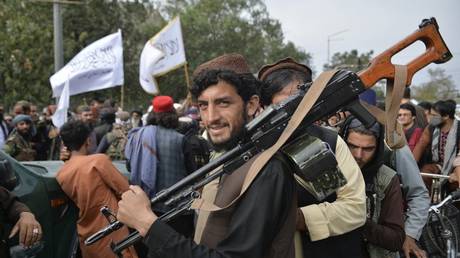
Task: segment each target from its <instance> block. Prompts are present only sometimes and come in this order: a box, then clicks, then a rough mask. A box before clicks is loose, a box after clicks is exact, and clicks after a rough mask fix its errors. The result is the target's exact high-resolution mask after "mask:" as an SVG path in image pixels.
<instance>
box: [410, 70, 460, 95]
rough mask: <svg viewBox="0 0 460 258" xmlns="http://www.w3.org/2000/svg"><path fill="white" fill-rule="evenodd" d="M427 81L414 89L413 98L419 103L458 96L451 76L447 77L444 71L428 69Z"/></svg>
mask: <svg viewBox="0 0 460 258" xmlns="http://www.w3.org/2000/svg"><path fill="white" fill-rule="evenodd" d="M428 74H429V76H430V79H429V81H427V82H425V83H422V84H420V85H419V86H413V87H414V93H413V97H414V98H415V99H417V100H419V101H431V102H435V101H438V100H446V99H454V100H455V98H456V97H457V96H458V90H457V88H456V87H455V84H454V81H453V80H452V76H450V75H449V76H447V75H446V74H445V71H444V69H442V68H435V69H428Z"/></svg>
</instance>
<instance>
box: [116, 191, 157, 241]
mask: <svg viewBox="0 0 460 258" xmlns="http://www.w3.org/2000/svg"><path fill="white" fill-rule="evenodd" d="M157 218H158V217H157V216H156V215H155V213H153V211H152V209H151V208H150V200H149V198H148V197H147V195H146V194H145V192H144V191H143V190H142V188H140V187H139V186H137V185H130V186H129V190H128V191H126V192H124V193H123V194H122V195H121V200H120V201H119V202H118V213H117V219H118V220H119V221H120V222H122V223H123V224H125V225H127V226H128V227H130V228H134V229H136V230H137V231H139V233H140V235H141V236H142V237H144V236H145V235H146V234H147V232H148V231H149V229H150V226H152V224H153V223H154V222H155V221H156V220H157Z"/></svg>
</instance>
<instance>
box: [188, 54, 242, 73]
mask: <svg viewBox="0 0 460 258" xmlns="http://www.w3.org/2000/svg"><path fill="white" fill-rule="evenodd" d="M205 70H208V71H210V70H230V71H233V72H235V73H237V74H245V73H251V71H250V70H249V66H248V64H247V62H246V59H245V58H244V57H243V56H242V55H240V54H236V53H232V54H224V55H221V56H218V57H216V58H214V59H211V60H209V61H207V62H206V63H203V64H201V65H199V66H198V67H197V68H196V69H195V71H194V72H193V77H196V76H198V74H200V73H201V72H203V71H205Z"/></svg>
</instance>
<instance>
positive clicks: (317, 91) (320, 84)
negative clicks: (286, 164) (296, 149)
mask: <svg viewBox="0 0 460 258" xmlns="http://www.w3.org/2000/svg"><path fill="white" fill-rule="evenodd" d="M336 72H337V70H332V71H327V72H323V73H321V74H320V75H319V77H318V78H317V79H316V80H315V81H314V82H313V84H312V86H311V87H310V89H309V90H308V91H307V93H306V94H305V96H304V97H303V99H302V101H301V102H300V104H299V105H298V106H297V109H296V110H295V112H294V114H293V115H292V117H291V119H290V120H289V123H288V124H287V126H286V128H285V129H284V131H283V133H282V134H281V136H280V137H279V138H278V141H277V142H276V143H275V144H274V145H273V146H271V147H270V148H269V149H267V150H265V151H263V152H262V153H260V155H258V157H257V158H256V159H255V160H254V162H253V163H252V164H251V166H250V168H249V171H248V173H247V174H246V176H245V178H244V181H243V186H242V188H241V192H240V194H239V195H238V196H237V197H236V198H235V199H234V200H233V201H232V202H231V203H229V204H228V205H226V206H225V207H218V206H217V205H215V204H214V203H210V202H208V201H205V200H204V199H202V198H200V199H196V200H195V201H194V202H193V203H192V205H191V208H192V209H199V210H203V211H210V212H213V211H219V210H223V209H226V208H228V207H230V206H232V205H233V204H234V203H235V202H237V201H238V200H239V199H240V197H241V196H242V195H243V194H244V193H245V192H246V190H247V189H248V188H249V186H250V185H251V183H252V182H253V181H254V179H255V178H256V177H257V175H258V174H259V172H260V171H261V170H262V168H263V167H264V166H265V164H267V162H268V161H269V160H270V159H271V158H272V157H273V155H274V154H275V153H276V152H277V151H278V150H279V149H280V148H281V147H282V146H283V145H284V144H285V143H286V141H287V140H288V139H289V137H290V136H291V135H292V133H294V131H295V130H296V129H297V127H298V126H299V125H300V123H301V122H302V120H303V119H304V117H305V116H306V115H307V114H308V112H309V111H310V109H311V108H312V107H313V105H314V104H315V102H316V101H317V100H318V98H319V96H320V95H321V93H322V92H323V90H324V88H325V87H326V85H327V82H329V80H330V79H331V78H332V76H334V74H335V73H336Z"/></svg>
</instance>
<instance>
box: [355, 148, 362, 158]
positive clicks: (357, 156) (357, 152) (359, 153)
mask: <svg viewBox="0 0 460 258" xmlns="http://www.w3.org/2000/svg"><path fill="white" fill-rule="evenodd" d="M355 157H356V158H358V159H360V158H362V157H363V149H361V148H356V150H355Z"/></svg>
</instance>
